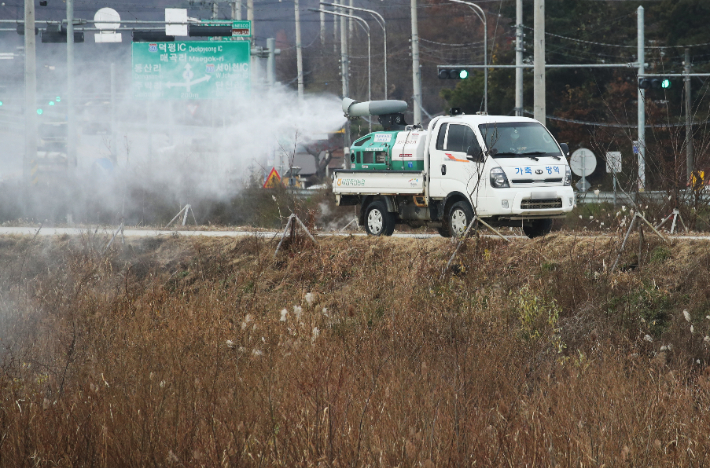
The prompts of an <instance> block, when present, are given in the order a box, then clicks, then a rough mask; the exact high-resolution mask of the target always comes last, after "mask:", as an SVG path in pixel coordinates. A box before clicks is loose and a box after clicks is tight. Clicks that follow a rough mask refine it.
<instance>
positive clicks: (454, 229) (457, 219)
mask: <svg viewBox="0 0 710 468" xmlns="http://www.w3.org/2000/svg"><path fill="white" fill-rule="evenodd" d="M472 219H473V210H472V209H471V207H470V206H469V204H468V203H466V202H464V201H460V202H456V203H454V205H453V206H452V207H451V209H450V210H449V217H448V228H449V232H451V235H452V236H454V237H462V236H463V234H464V232H466V228H467V227H468V225H469V224H470V223H471V220H472Z"/></svg>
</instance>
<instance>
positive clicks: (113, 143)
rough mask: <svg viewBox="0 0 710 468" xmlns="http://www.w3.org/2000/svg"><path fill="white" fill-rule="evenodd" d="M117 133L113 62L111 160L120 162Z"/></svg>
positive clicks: (113, 69) (113, 65) (112, 67)
mask: <svg viewBox="0 0 710 468" xmlns="http://www.w3.org/2000/svg"><path fill="white" fill-rule="evenodd" d="M117 133H118V132H116V64H115V63H113V62H111V158H112V159H113V163H114V165H115V164H116V162H117V160H118V137H117Z"/></svg>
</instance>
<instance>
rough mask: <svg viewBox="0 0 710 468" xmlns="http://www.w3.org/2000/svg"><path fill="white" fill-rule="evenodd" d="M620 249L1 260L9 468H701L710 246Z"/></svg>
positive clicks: (66, 242)
mask: <svg viewBox="0 0 710 468" xmlns="http://www.w3.org/2000/svg"><path fill="white" fill-rule="evenodd" d="M647 240H650V241H651V242H656V241H655V240H654V239H649V238H647ZM633 243H634V241H633V239H632V240H631V245H630V247H629V249H628V252H627V253H626V254H625V256H624V258H623V259H622V262H621V264H622V266H623V271H619V272H616V273H614V274H609V273H608V268H609V267H610V265H611V263H612V262H613V260H614V257H615V254H614V253H615V250H614V249H615V248H616V246H617V245H618V239H612V240H609V239H606V240H604V239H598V240H594V239H588V238H587V239H575V238H572V237H569V236H562V235H556V236H548V237H547V238H545V239H541V240H537V241H535V242H517V243H513V244H511V245H505V244H503V243H501V242H499V241H495V240H490V239H471V240H469V241H467V243H466V244H465V246H464V247H463V248H462V249H461V251H460V252H459V256H458V257H457V260H456V261H455V262H454V268H453V271H452V272H449V273H447V275H445V276H444V277H443V279H442V278H441V276H440V275H441V268H442V267H443V266H444V265H445V264H446V261H447V260H448V256H449V255H450V254H451V252H452V251H453V248H454V247H453V245H452V244H450V243H449V242H448V241H447V240H444V239H428V240H402V239H365V238H341V239H322V240H319V244H318V245H317V246H313V245H309V244H303V243H302V244H292V245H290V246H288V248H287V250H286V251H285V252H284V253H283V255H281V254H280V255H279V257H278V258H277V259H274V258H273V251H274V248H275V244H274V243H271V242H269V241H264V240H260V239H257V238H244V239H240V240H236V241H235V240H227V239H215V240H212V239H189V240H188V239H179V238H171V239H163V240H150V241H142V242H135V243H132V244H130V245H127V246H125V247H123V248H121V247H120V246H116V249H114V250H111V251H110V252H109V254H108V256H105V257H101V256H100V255H99V254H98V253H97V250H96V249H94V248H93V246H92V245H91V243H90V242H89V241H88V240H87V239H74V238H61V239H54V240H50V239H42V238H37V239H35V240H32V239H29V238H9V237H8V238H2V239H0V262H1V263H0V264H1V265H3V266H2V269H1V270H0V294H1V296H0V297H1V299H2V300H1V301H0V307H2V309H1V310H0V339H1V341H0V345H1V346H2V349H1V350H0V366H1V367H0V372H1V374H0V397H1V400H0V401H1V402H0V465H2V466H13V467H14V466H56V465H58V466H88V465H91V466H163V465H174V466H181V465H185V466H197V465H202V466H220V465H221V466H411V467H414V466H425V467H434V466H470V465H474V464H475V465H479V466H480V465H484V466H534V465H537V466H572V465H575V466H581V465H582V464H583V465H592V466H601V465H603V464H606V466H619V465H622V464H624V463H627V464H630V465H635V466H702V465H707V464H708V463H709V462H710V460H708V456H707V454H708V453H710V450H708V449H709V448H710V442H709V441H708V438H707V434H708V433H710V418H709V417H708V416H709V415H710V398H709V394H708V390H709V389H710V380H708V374H707V372H706V371H705V369H706V367H705V366H706V365H707V360H708V358H709V357H710V356H709V355H708V351H707V343H706V342H704V341H703V338H704V336H705V335H706V334H710V320H708V319H706V318H705V316H706V315H710V281H709V280H710V268H709V266H710V252H709V251H708V245H707V243H700V242H690V241H683V242H682V243H678V244H676V245H674V246H672V247H663V246H660V245H659V244H654V243H651V244H648V245H646V246H645V247H644V249H643V251H642V252H643V253H642V258H641V262H640V263H641V265H640V266H637V265H638V263H639V262H638V259H637V258H636V256H637V252H638V248H637V246H634V245H633ZM664 249H665V250H664ZM684 309H687V310H688V314H689V316H690V319H691V323H688V321H686V319H685V317H684V315H683V312H682V311H683V310H684ZM284 310H285V312H284ZM691 324H692V325H693V327H694V329H693V333H691V332H690V328H689V327H690V325H691ZM649 339H651V340H653V341H648V340H649ZM669 345H670V350H669V349H668V346H669ZM662 346H663V351H662V350H661V347H662Z"/></svg>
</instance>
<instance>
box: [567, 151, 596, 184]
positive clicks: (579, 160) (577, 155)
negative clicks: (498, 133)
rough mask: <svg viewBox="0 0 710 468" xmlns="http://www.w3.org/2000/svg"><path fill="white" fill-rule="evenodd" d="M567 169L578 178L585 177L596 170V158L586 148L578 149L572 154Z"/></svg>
mask: <svg viewBox="0 0 710 468" xmlns="http://www.w3.org/2000/svg"><path fill="white" fill-rule="evenodd" d="M569 167H570V168H571V169H572V172H574V173H575V174H576V175H578V176H579V177H586V176H588V175H589V174H591V173H592V172H594V169H596V168H597V158H596V156H594V153H592V152H591V151H590V150H588V149H587V148H579V149H578V150H577V151H575V152H574V153H572V157H571V158H570V160H569Z"/></svg>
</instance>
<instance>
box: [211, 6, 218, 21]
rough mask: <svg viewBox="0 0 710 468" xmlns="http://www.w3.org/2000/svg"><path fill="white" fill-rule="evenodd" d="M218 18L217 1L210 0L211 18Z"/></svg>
mask: <svg viewBox="0 0 710 468" xmlns="http://www.w3.org/2000/svg"><path fill="white" fill-rule="evenodd" d="M217 18H219V5H218V4H217V2H212V19H213V20H216V19H217Z"/></svg>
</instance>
